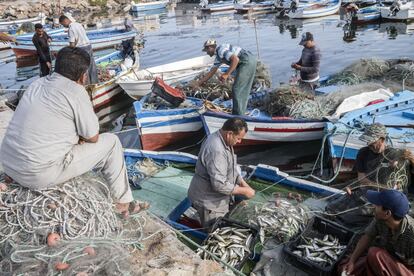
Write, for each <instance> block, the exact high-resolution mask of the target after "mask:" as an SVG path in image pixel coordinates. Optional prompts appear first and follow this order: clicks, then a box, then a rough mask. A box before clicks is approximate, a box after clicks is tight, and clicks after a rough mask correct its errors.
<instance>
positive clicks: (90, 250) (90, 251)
mask: <svg viewBox="0 0 414 276" xmlns="http://www.w3.org/2000/svg"><path fill="white" fill-rule="evenodd" d="M83 252H84V253H86V254H88V255H89V256H96V251H95V249H94V248H93V247H91V246H88V247H85V249H84V250H83Z"/></svg>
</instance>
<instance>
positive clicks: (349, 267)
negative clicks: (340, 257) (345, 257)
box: [344, 260, 355, 275]
mask: <svg viewBox="0 0 414 276" xmlns="http://www.w3.org/2000/svg"><path fill="white" fill-rule="evenodd" d="M354 269H355V263H354V261H352V260H349V262H348V263H347V264H346V265H345V266H344V271H346V275H352V273H353V272H354Z"/></svg>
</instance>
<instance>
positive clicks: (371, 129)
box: [359, 123, 387, 145]
mask: <svg viewBox="0 0 414 276" xmlns="http://www.w3.org/2000/svg"><path fill="white" fill-rule="evenodd" d="M386 137H387V128H386V127H385V126H384V125H383V124H380V123H375V124H372V125H368V126H366V127H365V130H364V133H363V134H362V135H361V136H359V140H361V141H364V142H366V143H367V144H368V145H369V144H372V143H374V142H376V141H378V140H379V139H380V138H386Z"/></svg>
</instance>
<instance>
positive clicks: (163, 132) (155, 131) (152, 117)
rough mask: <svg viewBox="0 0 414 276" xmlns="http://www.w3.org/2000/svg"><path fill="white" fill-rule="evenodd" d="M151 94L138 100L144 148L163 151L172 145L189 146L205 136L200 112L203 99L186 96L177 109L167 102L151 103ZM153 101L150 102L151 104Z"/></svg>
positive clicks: (137, 106)
mask: <svg viewBox="0 0 414 276" xmlns="http://www.w3.org/2000/svg"><path fill="white" fill-rule="evenodd" d="M151 99H156V96H155V97H154V96H152V95H151V94H149V95H146V96H144V97H143V98H142V99H141V100H139V101H136V102H134V109H135V121H136V124H137V128H138V133H139V138H140V142H141V147H142V149H144V150H160V149H165V148H167V147H168V146H170V145H174V146H176V147H177V146H178V145H181V146H188V145H192V144H195V143H197V142H199V141H200V140H201V139H202V138H203V137H204V135H205V133H204V129H203V124H202V122H201V117H200V111H201V108H202V107H203V101H202V100H200V99H196V98H190V97H188V98H186V100H185V101H184V102H183V103H182V104H181V105H180V106H179V107H177V108H171V107H169V106H168V104H167V105H157V108H156V109H154V108H148V106H151V103H149V102H151ZM148 103H149V104H148Z"/></svg>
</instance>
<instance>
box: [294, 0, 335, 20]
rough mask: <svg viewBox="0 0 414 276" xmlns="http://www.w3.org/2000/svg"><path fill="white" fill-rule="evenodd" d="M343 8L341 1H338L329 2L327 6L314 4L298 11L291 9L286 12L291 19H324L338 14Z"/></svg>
mask: <svg viewBox="0 0 414 276" xmlns="http://www.w3.org/2000/svg"><path fill="white" fill-rule="evenodd" d="M340 7H341V1H340V0H337V1H334V2H329V3H327V4H318V3H315V4H312V5H310V6H306V7H299V8H296V9H291V10H288V11H287V12H286V15H287V16H289V17H290V18H300V19H306V18H315V17H322V16H328V15H332V14H336V13H337V12H338V11H339V8H340Z"/></svg>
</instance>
